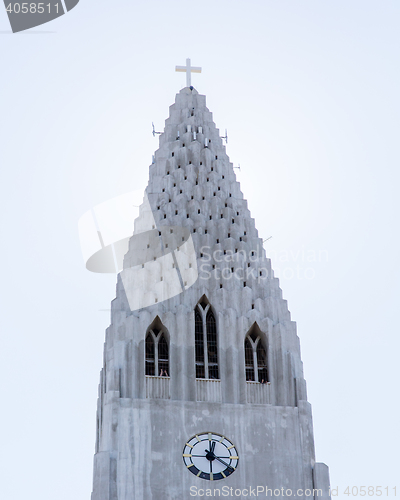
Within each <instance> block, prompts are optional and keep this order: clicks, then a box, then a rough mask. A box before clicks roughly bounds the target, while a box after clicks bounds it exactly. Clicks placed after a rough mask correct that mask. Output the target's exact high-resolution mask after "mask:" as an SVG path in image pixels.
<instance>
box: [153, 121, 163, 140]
mask: <svg viewBox="0 0 400 500" xmlns="http://www.w3.org/2000/svg"><path fill="white" fill-rule="evenodd" d="M151 124H152V125H153V132H152V134H153V137H155V136H156V134H158V135H160V134H161V133H162V132H156V130H155V128H154V123H153V122H151Z"/></svg>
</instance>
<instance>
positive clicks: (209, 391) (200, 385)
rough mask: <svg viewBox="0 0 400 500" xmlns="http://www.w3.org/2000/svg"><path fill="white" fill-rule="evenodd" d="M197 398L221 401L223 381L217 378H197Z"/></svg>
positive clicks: (213, 401) (215, 401)
mask: <svg viewBox="0 0 400 500" xmlns="http://www.w3.org/2000/svg"><path fill="white" fill-rule="evenodd" d="M196 399H197V401H209V402H211V403H220V402H221V400H222V398H221V381H220V380H216V379H207V378H197V379H196Z"/></svg>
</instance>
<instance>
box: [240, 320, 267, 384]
mask: <svg viewBox="0 0 400 500" xmlns="http://www.w3.org/2000/svg"><path fill="white" fill-rule="evenodd" d="M256 328H257V325H255V327H254V328H252V331H251V333H249V334H247V336H246V338H245V341H244V359H245V368H246V381H247V382H260V383H261V384H266V383H267V382H268V366H267V351H266V349H265V347H264V343H263V341H262V339H261V334H260V332H259V331H257V330H256Z"/></svg>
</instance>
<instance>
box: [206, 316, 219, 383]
mask: <svg viewBox="0 0 400 500" xmlns="http://www.w3.org/2000/svg"><path fill="white" fill-rule="evenodd" d="M207 354H208V378H219V377H218V353H217V326H216V323H215V318H214V314H213V313H212V311H211V310H209V311H208V313H207Z"/></svg>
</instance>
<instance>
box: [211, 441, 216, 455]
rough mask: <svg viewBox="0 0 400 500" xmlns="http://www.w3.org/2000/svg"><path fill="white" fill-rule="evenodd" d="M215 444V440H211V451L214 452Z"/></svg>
mask: <svg viewBox="0 0 400 500" xmlns="http://www.w3.org/2000/svg"><path fill="white" fill-rule="evenodd" d="M215 444H216V442H215V441H213V442H212V443H211V448H210V451H211V452H212V453H214V450H215Z"/></svg>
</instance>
